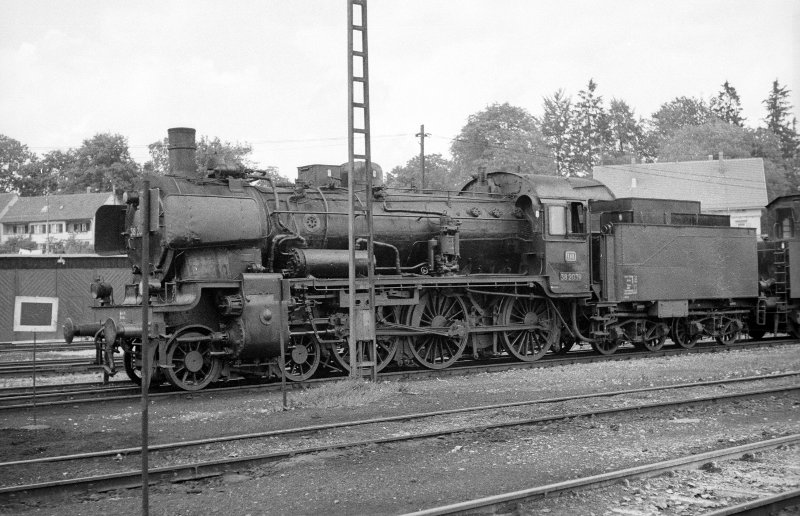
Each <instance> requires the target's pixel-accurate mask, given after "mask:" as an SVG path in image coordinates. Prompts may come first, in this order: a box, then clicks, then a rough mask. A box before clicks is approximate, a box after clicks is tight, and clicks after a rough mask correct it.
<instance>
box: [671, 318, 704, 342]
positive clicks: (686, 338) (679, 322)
mask: <svg viewBox="0 0 800 516" xmlns="http://www.w3.org/2000/svg"><path fill="white" fill-rule="evenodd" d="M689 329H690V325H689V319H688V318H686V317H680V318H676V319H673V321H672V332H671V333H670V336H671V338H672V342H674V343H675V344H677V345H678V346H680V347H682V348H686V349H691V348H693V347H694V346H695V345H696V344H697V341H699V340H700V335H699V334H697V335H691V334H690V331H689Z"/></svg>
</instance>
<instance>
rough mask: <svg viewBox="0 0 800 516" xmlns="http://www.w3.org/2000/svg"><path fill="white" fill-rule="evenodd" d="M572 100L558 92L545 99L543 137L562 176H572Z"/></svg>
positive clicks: (542, 122)
mask: <svg viewBox="0 0 800 516" xmlns="http://www.w3.org/2000/svg"><path fill="white" fill-rule="evenodd" d="M571 112H572V98H571V97H569V96H567V95H565V94H564V90H558V91H556V92H555V93H553V96H552V97H545V98H544V115H543V116H542V121H541V126H542V135H543V136H544V138H545V141H547V145H548V146H549V147H550V148H551V149H552V151H553V158H554V159H555V163H556V173H557V174H558V175H560V176H569V175H571V173H570V172H571V163H570V131H571V129H572V127H571V116H572V115H571Z"/></svg>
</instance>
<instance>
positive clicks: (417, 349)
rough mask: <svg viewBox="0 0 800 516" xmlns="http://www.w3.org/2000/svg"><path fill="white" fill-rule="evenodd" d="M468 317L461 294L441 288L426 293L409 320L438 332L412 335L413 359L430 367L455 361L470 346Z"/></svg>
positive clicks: (418, 326)
mask: <svg viewBox="0 0 800 516" xmlns="http://www.w3.org/2000/svg"><path fill="white" fill-rule="evenodd" d="M466 320H467V307H466V305H465V304H464V301H463V300H462V299H461V298H460V297H458V296H447V295H445V294H443V293H442V292H439V291H434V292H427V293H425V294H423V295H422V296H421V297H420V300H419V304H417V305H416V306H415V307H414V309H413V310H412V311H411V315H410V317H409V324H410V326H413V327H415V328H419V329H423V330H424V329H425V328H430V329H431V330H433V331H435V332H436V333H422V334H420V335H418V336H415V337H413V338H412V339H411V341H410V343H409V348H410V349H411V354H412V355H413V356H414V359H415V360H416V361H417V362H419V364H420V365H422V366H424V367H427V368H429V369H444V368H445V367H448V366H450V365H451V364H453V362H455V361H456V360H458V359H459V358H460V357H461V354H462V353H464V348H466V347H467V336H468V335H469V333H468V332H467V326H466Z"/></svg>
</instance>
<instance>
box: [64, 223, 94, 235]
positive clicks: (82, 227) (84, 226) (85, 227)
mask: <svg viewBox="0 0 800 516" xmlns="http://www.w3.org/2000/svg"><path fill="white" fill-rule="evenodd" d="M69 227H70V231H74V232H75V233H86V232H88V231H89V222H74V223H72V224H70V225H69Z"/></svg>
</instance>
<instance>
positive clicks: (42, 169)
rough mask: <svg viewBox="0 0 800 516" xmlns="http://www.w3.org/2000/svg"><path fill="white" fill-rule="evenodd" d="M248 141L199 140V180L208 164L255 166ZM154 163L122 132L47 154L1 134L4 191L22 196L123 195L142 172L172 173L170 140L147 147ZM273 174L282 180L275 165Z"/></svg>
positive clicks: (0, 177) (270, 170) (0, 167)
mask: <svg viewBox="0 0 800 516" xmlns="http://www.w3.org/2000/svg"><path fill="white" fill-rule="evenodd" d="M252 151H253V148H252V146H251V145H250V144H248V143H239V142H229V141H222V140H220V139H219V138H218V137H213V138H212V137H209V136H201V137H200V138H199V140H198V142H197V153H196V162H197V176H198V177H204V176H205V174H206V170H207V168H208V167H209V166H213V165H214V164H218V163H220V162H224V163H227V164H231V165H236V166H241V167H244V168H252V166H253V163H252V161H251V159H250V155H251V153H252ZM148 152H149V154H150V160H148V161H146V162H145V163H144V165H139V164H138V163H136V161H134V160H133V159H132V158H131V155H130V149H129V146H128V140H127V138H126V137H124V136H122V135H120V134H111V133H100V134H96V135H95V136H93V137H92V138H89V139H86V140H84V141H83V144H82V145H81V146H80V147H78V148H77V149H68V150H66V151H63V150H53V151H50V152H47V153H45V154H43V155H42V156H39V155H37V154H36V153H34V152H32V151H31V150H30V149H29V148H28V147H27V145H25V144H23V143H20V142H19V141H17V140H15V139H13V138H10V137H8V136H5V135H2V134H0V191H2V192H16V193H18V194H20V195H21V196H36V195H45V194H70V193H82V192H87V191H89V192H111V191H115V192H118V193H121V192H124V191H126V190H132V189H136V188H138V186H139V184H140V182H141V180H142V177H143V174H144V173H150V174H166V173H167V171H168V169H169V158H168V151H167V139H166V138H165V139H163V140H160V141H157V142H154V143H151V144H150V145H148ZM266 172H267V173H268V175H271V176H272V177H274V178H279V179H285V178H280V176H278V174H277V170H276V169H275V167H268V169H267V171H266Z"/></svg>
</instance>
